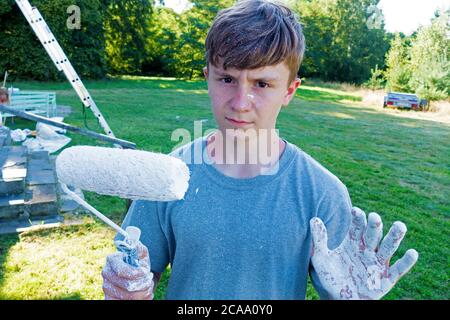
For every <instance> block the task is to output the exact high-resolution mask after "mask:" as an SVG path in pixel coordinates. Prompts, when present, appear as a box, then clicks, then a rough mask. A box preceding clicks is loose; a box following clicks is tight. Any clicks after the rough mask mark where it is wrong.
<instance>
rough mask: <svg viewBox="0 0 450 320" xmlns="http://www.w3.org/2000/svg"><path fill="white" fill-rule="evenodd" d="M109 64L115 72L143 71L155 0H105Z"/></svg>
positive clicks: (132, 72)
mask: <svg viewBox="0 0 450 320" xmlns="http://www.w3.org/2000/svg"><path fill="white" fill-rule="evenodd" d="M103 3H104V14H105V39H106V56H107V60H108V66H109V68H110V69H111V72H113V73H123V74H127V73H128V74H135V73H140V71H141V70H142V66H143V64H144V62H145V61H146V51H145V46H146V42H147V38H148V37H149V24H150V23H151V17H152V15H151V14H152V10H153V9H152V5H153V0H127V1H123V0H103Z"/></svg>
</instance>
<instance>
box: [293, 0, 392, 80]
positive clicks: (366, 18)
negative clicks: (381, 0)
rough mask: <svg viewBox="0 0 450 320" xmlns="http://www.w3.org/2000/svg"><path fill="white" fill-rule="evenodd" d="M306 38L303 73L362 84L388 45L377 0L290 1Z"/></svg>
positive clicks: (382, 64) (379, 61)
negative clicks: (298, 16)
mask: <svg viewBox="0 0 450 320" xmlns="http://www.w3.org/2000/svg"><path fill="white" fill-rule="evenodd" d="M290 4H291V7H292V8H293V9H294V10H295V11H296V12H297V13H298V14H299V15H300V17H301V21H302V24H303V26H304V33H305V38H306V53H305V59H304V64H303V67H302V70H303V74H304V75H305V76H310V77H320V78H322V79H324V80H336V81H347V82H355V83H362V82H364V81H365V80H367V79H368V78H369V77H370V75H371V69H372V68H374V67H375V66H376V65H379V66H380V67H381V68H383V67H384V55H385V54H386V51H387V50H388V47H389V42H388V39H387V36H386V34H385V32H384V30H383V27H384V18H383V14H382V12H381V11H380V10H379V9H378V8H377V4H378V0H353V1H348V0H314V1H312V0H304V1H291V3H290Z"/></svg>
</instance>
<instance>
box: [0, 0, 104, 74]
mask: <svg viewBox="0 0 450 320" xmlns="http://www.w3.org/2000/svg"><path fill="white" fill-rule="evenodd" d="M32 2H33V5H35V6H36V7H37V8H38V10H39V11H40V12H41V14H42V16H43V17H44V19H45V21H46V22H47V24H48V26H49V27H50V29H51V30H52V32H53V34H54V35H55V37H56V39H57V40H58V42H59V43H60V45H61V47H62V48H63V50H64V52H65V53H66V55H67V57H68V58H69V60H70V61H71V63H72V65H73V66H74V68H75V69H76V70H77V72H78V73H79V74H80V75H81V76H82V77H87V78H101V77H103V76H104V75H105V73H106V65H105V59H104V54H105V52H104V50H105V47H104V39H103V15H102V10H101V8H102V7H101V2H100V0H83V1H81V0H77V1H75V0H52V1H49V0H33V1H32ZM74 4H75V5H77V6H78V7H79V8H80V12H81V29H69V28H68V27H67V24H66V22H67V19H68V18H69V15H68V14H67V8H68V7H69V6H71V5H74ZM0 70H2V71H3V70H8V71H9V73H10V74H11V76H12V78H14V77H18V78H24V79H37V80H55V79H64V78H63V77H62V76H61V75H58V72H57V69H56V67H54V65H53V62H52V61H51V59H50V57H49V56H48V55H47V53H46V51H45V49H44V47H43V46H42V45H41V44H40V42H39V40H38V38H37V36H36V35H35V34H34V32H33V30H32V29H31V27H30V26H29V24H28V22H27V21H26V19H25V17H24V16H23V14H22V12H21V11H20V9H19V8H18V7H17V5H16V4H15V2H14V1H13V0H0Z"/></svg>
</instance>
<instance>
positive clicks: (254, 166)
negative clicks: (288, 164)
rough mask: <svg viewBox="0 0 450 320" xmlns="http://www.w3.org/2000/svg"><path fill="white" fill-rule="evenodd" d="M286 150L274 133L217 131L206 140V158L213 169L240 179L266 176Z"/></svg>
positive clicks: (273, 131) (282, 142) (272, 131)
mask: <svg viewBox="0 0 450 320" xmlns="http://www.w3.org/2000/svg"><path fill="white" fill-rule="evenodd" d="M266 132H267V131H264V133H266ZM285 147H286V143H285V142H284V141H283V140H282V139H281V138H280V137H279V136H278V134H277V132H276V130H270V133H268V134H260V133H258V134H255V135H249V134H246V133H245V132H242V131H240V132H236V131H235V132H232V133H231V134H230V132H226V133H225V134H224V133H222V131H217V132H215V133H214V134H213V135H211V136H210V137H209V138H208V140H207V152H208V156H209V157H210V159H211V160H212V162H213V165H214V167H215V168H216V169H218V170H219V171H220V172H222V173H223V174H224V175H226V176H230V177H233V178H241V179H243V178H253V177H256V176H258V175H262V174H267V173H268V172H269V171H270V170H271V169H273V168H274V166H276V165H278V161H279V159H280V156H281V154H282V153H283V151H284V149H285Z"/></svg>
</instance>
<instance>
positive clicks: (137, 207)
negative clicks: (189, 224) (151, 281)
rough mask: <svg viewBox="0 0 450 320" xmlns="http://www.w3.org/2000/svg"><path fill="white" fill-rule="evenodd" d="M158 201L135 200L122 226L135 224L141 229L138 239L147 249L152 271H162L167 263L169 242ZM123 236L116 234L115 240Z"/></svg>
mask: <svg viewBox="0 0 450 320" xmlns="http://www.w3.org/2000/svg"><path fill="white" fill-rule="evenodd" d="M158 211H159V209H158V202H156V201H146V200H145V201H144V200H136V201H133V203H132V204H131V206H130V209H129V210H128V213H127V215H126V217H125V219H124V221H123V223H122V228H123V229H125V228H126V227H128V226H135V227H138V228H139V229H141V239H140V241H141V242H142V244H144V245H145V246H146V247H147V248H148V251H149V256H150V263H151V270H152V272H158V273H161V272H164V270H165V269H166V267H167V265H168V264H169V249H168V247H169V244H168V241H167V238H166V236H165V233H164V231H163V228H162V226H161V223H160V213H159V212H158ZM121 239H123V236H122V235H121V234H117V235H116V237H115V240H121Z"/></svg>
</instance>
